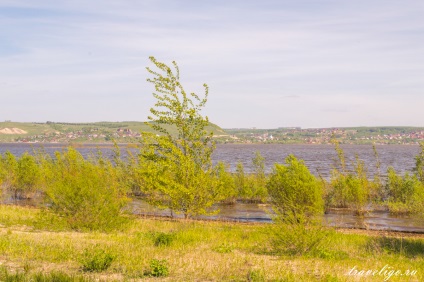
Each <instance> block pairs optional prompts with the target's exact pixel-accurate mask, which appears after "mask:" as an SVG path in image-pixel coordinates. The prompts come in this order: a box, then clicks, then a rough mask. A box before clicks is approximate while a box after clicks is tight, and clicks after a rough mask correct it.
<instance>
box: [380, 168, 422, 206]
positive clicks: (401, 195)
mask: <svg viewBox="0 0 424 282" xmlns="http://www.w3.org/2000/svg"><path fill="white" fill-rule="evenodd" d="M387 175H388V176H387V184H386V190H387V195H388V199H387V206H388V208H389V211H390V212H392V213H423V212H424V184H423V183H422V182H420V181H419V179H418V178H417V176H415V175H410V174H408V173H406V174H405V175H403V176H400V175H398V174H396V172H395V170H394V169H393V168H389V169H388V171H387Z"/></svg>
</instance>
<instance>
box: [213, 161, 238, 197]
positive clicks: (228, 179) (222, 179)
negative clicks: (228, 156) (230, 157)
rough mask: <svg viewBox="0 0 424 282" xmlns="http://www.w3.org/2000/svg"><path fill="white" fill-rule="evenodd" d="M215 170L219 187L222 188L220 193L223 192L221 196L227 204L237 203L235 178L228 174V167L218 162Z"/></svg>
mask: <svg viewBox="0 0 424 282" xmlns="http://www.w3.org/2000/svg"><path fill="white" fill-rule="evenodd" d="M214 170H215V177H216V179H217V181H218V186H219V187H220V188H219V190H218V191H221V192H220V194H221V195H222V198H223V199H225V200H226V201H227V202H231V203H233V202H235V201H236V197H237V191H236V184H235V179H234V177H233V176H232V175H231V173H230V172H228V170H229V167H228V165H227V164H225V163H223V162H218V164H217V165H216V166H215V168H214Z"/></svg>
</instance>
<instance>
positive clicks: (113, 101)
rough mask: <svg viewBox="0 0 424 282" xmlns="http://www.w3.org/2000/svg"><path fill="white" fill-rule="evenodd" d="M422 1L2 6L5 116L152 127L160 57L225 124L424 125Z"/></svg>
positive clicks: (16, 0) (144, 0)
mask: <svg viewBox="0 0 424 282" xmlns="http://www.w3.org/2000/svg"><path fill="white" fill-rule="evenodd" d="M423 15H424V2H423V1H421V0H416V1H415V0H406V1H398V0H396V1H392V0H367V1H363V0H355V1H349V0H292V1H284V0H281V1H266V0H264V1H249V0H243V1H241V0H240V1H238V0H233V1H217V0H211V1H192V0H186V1H182V0H181V1H178V0H176V1H171V0H162V1H161V0H159V1H158V0H140V1H134V0H131V1H130V0H119V1H118V0H91V1H81V0H73V1H66V0H62V1H53V0H51V1H48V0H37V1H30V0H26V1H24V0H0V26H1V29H0V103H1V110H0V120H13V121H38V122H43V121H48V120H49V121H67V122H91V121H128V120H138V121H144V120H146V119H147V115H148V114H149V108H150V107H151V106H153V104H154V102H155V101H154V99H153V97H152V94H151V93H152V92H153V86H152V85H150V84H149V83H147V82H146V78H147V77H148V73H147V71H146V70H145V67H146V66H149V60H148V57H149V56H152V55H153V56H155V57H156V58H157V59H158V60H160V61H163V62H165V63H170V62H171V61H172V60H176V61H177V62H178V64H179V67H180V71H181V76H182V81H183V85H184V86H185V88H186V90H188V91H194V92H196V93H197V94H201V93H202V84H203V83H204V82H206V83H207V84H208V85H209V87H210V93H209V100H208V103H207V105H206V108H205V110H204V114H205V115H208V116H209V118H210V120H211V121H212V122H214V123H216V124H218V125H220V126H222V127H224V128H233V127H257V128H275V127H282V126H301V127H304V128H309V127H341V126H377V125H380V126H389V125H410V126H424V110H423V108H424V17H423Z"/></svg>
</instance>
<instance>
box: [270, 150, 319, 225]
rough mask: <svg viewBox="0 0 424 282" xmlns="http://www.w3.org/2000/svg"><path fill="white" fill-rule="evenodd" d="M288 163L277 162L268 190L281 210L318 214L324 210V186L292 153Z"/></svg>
mask: <svg viewBox="0 0 424 282" xmlns="http://www.w3.org/2000/svg"><path fill="white" fill-rule="evenodd" d="M285 162H286V166H285V165H280V164H275V165H274V169H273V172H272V173H271V175H270V178H269V181H268V183H267V188H268V193H269V196H270V198H271V201H272V204H273V206H274V209H276V210H277V212H278V213H281V214H282V215H283V216H284V214H290V215H294V216H296V215H299V216H300V217H303V216H304V215H316V214H320V213H322V212H323V209H324V203H323V198H322V197H323V185H322V183H320V182H319V181H318V180H317V179H316V177H315V176H314V175H313V174H311V173H310V171H309V169H308V168H307V167H306V165H305V164H304V163H303V161H299V160H297V159H296V157H294V156H293V155H290V156H288V157H287V158H286V160H285Z"/></svg>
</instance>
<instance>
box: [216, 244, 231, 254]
mask: <svg viewBox="0 0 424 282" xmlns="http://www.w3.org/2000/svg"><path fill="white" fill-rule="evenodd" d="M233 249H234V247H233V246H231V245H229V244H226V243H222V244H221V245H219V246H217V247H215V248H213V250H214V251H215V252H217V253H220V254H228V253H231V252H232V251H233Z"/></svg>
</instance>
